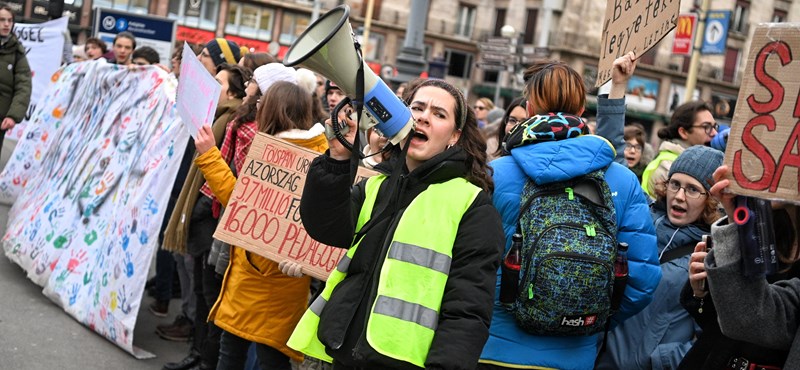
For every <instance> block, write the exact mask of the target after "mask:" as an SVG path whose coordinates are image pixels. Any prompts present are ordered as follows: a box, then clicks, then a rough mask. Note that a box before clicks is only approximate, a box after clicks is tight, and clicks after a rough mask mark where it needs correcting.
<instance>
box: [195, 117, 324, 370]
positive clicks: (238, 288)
mask: <svg viewBox="0 0 800 370" xmlns="http://www.w3.org/2000/svg"><path fill="white" fill-rule="evenodd" d="M323 132H324V128H322V127H321V126H320V127H316V126H315V127H314V129H313V131H312V130H308V131H306V130H291V131H288V132H286V133H280V134H282V135H280V134H279V135H280V136H281V137H284V138H285V140H287V141H289V142H290V143H292V144H295V145H299V146H302V147H305V148H308V149H311V150H315V151H318V152H321V151H323V150H326V149H327V147H328V141H327V139H325V135H324V134H323ZM279 135H276V137H278V136H279ZM287 137H290V138H287ZM195 163H196V164H197V166H198V167H199V168H200V170H201V171H202V172H203V174H204V175H205V177H206V179H207V180H208V184H209V186H210V187H211V189H212V190H213V191H214V195H216V196H217V198H218V199H219V201H220V202H221V203H222V204H223V205H225V204H227V203H228V200H229V199H230V196H231V194H232V193H233V187H234V185H235V184H236V178H235V177H234V176H233V173H232V172H231V170H230V167H229V165H228V163H226V162H225V160H224V159H222V155H220V152H219V150H218V149H217V148H212V149H211V150H209V151H208V152H206V153H203V154H202V155H200V156H198V157H197V159H195ZM310 282H311V278H310V277H308V276H303V277H302V278H294V277H290V276H287V275H285V274H283V273H282V272H281V270H280V269H279V268H278V263H277V262H274V261H272V260H270V259H267V258H265V257H262V256H259V255H256V254H253V253H250V252H247V251H245V250H244V249H242V248H239V247H236V246H231V254H230V264H229V265H228V269H227V270H226V271H225V278H224V279H223V281H222V289H221V291H220V293H219V297H218V298H217V302H216V304H214V307H213V308H212V309H211V311H210V312H209V315H208V320H209V321H212V320H213V321H214V324H216V325H217V326H219V327H220V328H222V329H223V330H225V331H227V332H229V333H232V334H234V335H236V336H238V337H240V338H244V339H246V340H249V341H253V342H256V343H263V344H266V345H268V346H270V347H272V348H275V349H277V350H279V351H281V352H282V353H283V354H285V355H286V356H288V357H290V358H292V359H293V360H295V361H302V360H303V356H302V354H300V353H299V352H297V351H294V350H292V349H291V348H289V347H288V346H286V341H287V340H288V339H289V335H291V334H292V330H294V327H295V326H296V325H297V322H298V321H300V317H301V316H303V312H304V310H305V308H306V303H307V302H308V291H309V284H310Z"/></svg>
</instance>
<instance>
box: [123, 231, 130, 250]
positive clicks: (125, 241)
mask: <svg viewBox="0 0 800 370" xmlns="http://www.w3.org/2000/svg"><path fill="white" fill-rule="evenodd" d="M130 242H131V238H130V237H128V234H123V235H122V250H124V251H127V250H128V244H130Z"/></svg>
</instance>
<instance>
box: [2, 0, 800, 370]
mask: <svg viewBox="0 0 800 370" xmlns="http://www.w3.org/2000/svg"><path fill="white" fill-rule="evenodd" d="M13 22H14V14H13V12H12V10H11V8H9V7H8V6H4V5H3V6H0V64H2V65H4V66H5V65H6V64H8V65H9V68H7V69H6V68H5V67H4V68H0V118H2V126H1V127H0V128H2V131H0V135H2V134H4V133H5V131H6V130H8V129H10V128H11V127H13V126H14V125H15V124H16V123H19V122H21V121H22V120H23V118H24V116H25V112H26V109H27V105H28V101H29V99H30V68H29V66H28V64H27V60H26V59H25V55H24V49H22V47H21V45H20V43H19V41H18V40H17V39H16V37H15V36H14V35H13V33H12V32H11V29H12V27H13ZM193 50H194V52H195V54H196V55H197V58H198V60H199V61H200V63H201V64H202V65H203V66H204V67H205V69H206V70H207V71H208V73H210V74H211V75H213V76H215V78H216V80H217V81H219V82H220V85H221V86H222V89H221V94H220V97H219V103H218V106H217V109H216V111H215V115H214V119H213V121H212V122H209V125H208V126H205V127H204V128H203V129H201V130H200V132H199V133H198V134H197V137H195V138H194V140H192V141H191V142H190V143H189V144H188V145H187V147H186V148H184V155H183V161H182V163H181V165H180V169H179V171H178V174H177V176H176V178H175V181H174V184H173V187H172V189H171V193H170V201H169V204H168V212H167V215H168V216H167V217H166V218H165V220H164V222H163V225H162V228H161V234H160V239H159V240H160V242H161V243H162V245H164V246H169V248H167V249H169V250H172V251H181V252H168V251H166V250H164V249H161V250H159V251H158V253H157V256H156V276H155V277H154V278H152V279H151V280H150V281H149V282H148V292H149V293H150V295H151V296H152V297H153V298H152V301H151V303H150V304H149V306H148V308H149V311H150V312H152V313H153V314H154V315H156V316H159V317H166V316H167V313H168V311H169V310H170V309H171V308H172V309H178V307H170V301H171V300H172V299H173V297H178V298H180V307H179V309H180V314H179V315H177V317H176V318H175V320H174V321H173V322H172V323H164V324H162V325H159V326H158V327H157V329H156V332H157V334H158V335H159V336H160V337H162V338H163V339H165V340H170V341H189V342H191V345H190V348H189V350H188V353H187V356H186V357H185V358H184V359H182V360H181V361H178V362H174V363H167V364H165V365H164V369H167V370H184V369H215V368H216V369H223V370H227V369H244V368H245V367H246V366H251V367H257V368H260V369H264V370H266V369H292V368H298V367H299V368H302V369H330V368H332V369H336V370H338V369H416V368H426V369H476V368H477V369H525V368H564V369H568V368H574V369H588V368H598V369H676V368H678V369H767V370H771V369H781V368H787V369H788V368H795V367H797V366H800V365H798V364H800V344H798V343H800V341H798V340H797V336H796V332H797V328H798V325H800V324H799V323H798V321H799V320H800V315H798V314H799V313H800V280H798V279H797V278H798V277H800V272H798V271H800V270H798V268H796V267H795V264H794V262H796V261H797V260H798V259H800V248H798V239H800V226H799V225H800V224H799V223H798V215H799V214H800V212H798V208H797V207H796V206H795V205H793V204H791V203H783V202H772V214H771V218H772V219H773V220H774V222H773V223H772V224H769V225H767V226H768V227H767V229H766V230H765V231H764V232H767V233H772V234H773V235H775V236H776V251H777V255H778V258H779V259H780V261H781V263H782V266H783V268H782V269H781V270H780V271H779V273H777V274H774V275H770V276H757V277H755V278H754V277H744V274H743V271H742V259H743V257H742V252H741V250H742V248H744V246H742V245H740V243H742V240H743V239H742V238H740V237H739V233H740V232H741V230H739V228H741V226H739V225H738V224H737V223H734V222H730V221H729V217H731V216H732V215H733V212H734V211H735V204H736V203H735V201H736V200H735V198H734V196H733V195H732V194H731V193H729V192H728V191H727V190H726V189H727V187H728V186H729V185H730V180H728V179H729V176H730V174H729V173H730V170H729V169H728V168H727V167H725V166H722V158H723V156H724V154H723V152H724V150H725V140H726V139H727V132H726V131H725V132H722V133H721V132H720V130H721V128H720V125H719V124H717V122H716V121H715V118H714V116H713V115H712V110H711V108H710V107H709V105H708V104H707V103H705V102H703V101H690V102H687V103H685V104H683V105H680V106H678V107H677V108H676V109H675V110H674V113H673V114H672V116H671V117H670V119H669V122H668V123H667V124H666V127H664V128H662V129H661V130H659V131H658V132H657V136H658V138H659V139H660V144H659V145H658V146H657V150H654V148H653V146H651V140H649V139H648V133H647V130H646V129H645V128H644V127H643V126H642V125H640V124H637V123H626V118H625V110H626V108H625V89H626V87H627V84H628V80H629V79H630V78H631V76H633V74H634V71H635V68H636V55H635V54H633V53H629V54H628V55H625V56H623V57H621V58H619V59H617V60H616V61H615V62H614V69H613V75H612V82H611V85H612V87H611V91H610V93H609V94H608V95H601V96H599V97H598V103H597V116H596V118H595V120H596V123H595V122H592V123H591V124H590V122H588V121H587V120H586V119H584V118H582V116H583V115H584V114H585V106H586V98H585V97H586V91H585V87H584V81H583V78H582V77H581V75H580V74H578V73H577V72H576V71H575V70H574V69H573V68H572V67H571V66H569V65H568V64H565V63H563V62H559V61H542V62H535V63H533V64H532V65H530V66H529V67H527V69H526V70H525V80H526V85H525V90H524V92H523V94H522V96H519V97H515V98H513V99H510V101H508V103H507V104H506V105H505V109H501V108H498V107H496V103H500V102H493V101H492V100H491V99H489V98H485V97H479V98H477V99H476V98H467V97H466V96H465V95H464V94H463V93H462V91H460V90H459V89H458V88H456V87H454V86H453V85H451V84H449V83H447V82H445V81H444V80H436V79H417V80H413V81H409V82H408V83H403V84H401V85H399V86H398V88H397V90H396V94H397V97H398V99H401V100H402V101H403V102H404V103H405V104H406V105H407V106H408V107H409V109H410V111H411V113H412V116H413V118H414V120H415V127H414V130H413V131H412V133H411V134H409V136H408V137H407V138H404V140H402V141H401V142H400V144H399V145H395V146H391V145H390V144H388V141H387V138H385V137H382V136H381V135H380V133H379V132H378V131H376V130H374V129H369V130H366V132H359V129H358V124H357V122H355V121H354V120H353V119H354V118H355V115H351V114H350V113H352V109H350V108H348V109H344V110H342V111H341V113H340V116H339V117H338V120H339V121H341V122H344V123H345V124H346V125H348V126H349V127H350V130H349V131H348V132H347V134H346V135H345V136H344V139H345V140H349V141H351V142H352V141H353V140H354V138H355V136H356V135H363V139H364V140H361V142H362V143H363V147H361V148H355V149H354V150H353V151H354V152H356V153H361V154H362V157H361V161H360V164H361V165H363V166H365V167H368V168H371V169H374V170H375V171H377V172H378V173H379V175H377V176H374V177H372V178H369V179H366V180H363V181H361V182H359V183H357V184H355V185H353V184H352V183H350V181H351V177H350V164H351V162H350V157H351V156H352V155H353V153H351V152H350V151H349V150H348V149H347V148H346V147H345V146H343V145H342V143H341V142H340V141H339V140H338V139H336V138H332V139H329V138H328V137H326V135H325V125H330V124H331V117H330V113H329V112H330V111H331V110H333V108H334V107H336V106H337V105H338V104H339V103H340V102H341V101H342V100H343V99H344V98H345V96H346V92H345V91H343V90H342V89H341V88H340V87H339V86H337V85H336V83H334V82H333V81H330V80H327V79H326V78H325V77H324V76H322V75H319V74H316V73H314V72H312V71H309V70H306V69H299V70H295V69H294V68H290V67H286V66H284V65H283V64H280V63H279V62H278V60H277V59H276V58H275V57H274V56H272V55H269V54H267V53H256V52H250V51H248V50H247V49H246V48H240V47H239V45H237V44H236V43H235V42H233V41H231V40H226V39H224V38H216V39H212V40H209V41H208V42H206V43H204V44H202V45H193ZM73 57H74V62H76V63H83V62H98V63H102V62H103V61H104V62H107V63H112V64H118V65H131V66H132V67H131V68H138V67H135V66H133V65H138V66H145V65H157V66H159V67H160V68H163V69H165V70H167V71H171V73H173V74H174V76H175V77H177V78H178V79H180V65H181V63H182V62H183V61H182V59H181V58H182V53H181V52H180V48H178V50H177V51H176V52H175V53H174V55H172V58H171V60H170V61H169V62H168V63H166V64H168V65H165V64H162V61H161V60H160V58H159V55H158V53H157V52H156V51H155V50H153V49H152V48H149V47H146V46H140V47H137V42H136V38H135V37H134V36H133V35H132V34H130V33H127V32H122V33H120V34H118V35H117V36H116V38H115V39H114V41H113V43H112V44H111V46H110V48H109V46H108V45H106V43H105V42H103V41H102V40H100V39H98V38H93V37H92V38H89V39H87V40H86V42H85V44H84V45H83V46H78V47H75V48H73ZM258 132H261V133H265V134H268V135H272V136H275V137H277V138H280V139H283V140H286V141H288V142H290V143H293V144H295V145H299V146H301V147H305V148H307V149H310V150H313V151H316V152H318V153H320V155H319V157H317V158H316V159H315V160H314V161H313V163H312V164H311V166H310V169H309V172H308V178H307V182H306V184H305V187H304V191H303V195H302V198H301V203H300V214H301V216H302V220H303V224H304V227H305V229H306V230H307V232H308V233H309V235H310V236H311V237H313V238H314V239H316V240H318V241H320V242H323V243H325V244H328V245H332V246H337V247H341V248H348V251H347V253H346V255H345V257H343V259H342V260H341V262H340V263H339V265H338V266H337V268H336V270H335V271H334V272H333V273H332V274H331V276H330V277H329V279H328V280H327V282H320V281H317V280H314V279H312V278H310V277H309V276H307V275H305V274H303V269H302V266H300V265H298V264H297V263H294V262H291V261H272V260H270V259H267V258H265V257H262V256H259V255H256V254H254V253H252V252H249V251H247V250H245V249H243V248H240V247H238V246H235V245H228V244H225V243H222V242H220V241H218V240H215V239H214V238H213V237H212V235H213V232H214V230H215V228H216V225H217V222H218V220H219V218H220V215H221V214H222V212H224V207H225V206H226V204H227V202H228V200H229V198H230V196H231V193H232V191H233V187H234V184H235V183H236V176H237V174H238V173H239V171H240V170H241V169H242V165H243V163H244V159H245V156H246V154H247V152H248V150H249V147H250V144H251V143H252V141H253V139H254V137H255V135H256V133H258ZM0 137H2V136H0ZM387 145H389V146H388V147H387ZM594 173H599V174H600V175H598V176H600V178H601V182H602V186H601V188H603V189H607V191H608V194H610V196H611V199H609V200H608V201H609V203H608V204H610V205H611V206H610V207H606V208H607V209H606V211H608V212H611V213H610V214H611V215H613V218H614V220H612V221H613V225H614V230H613V232H609V234H612V235H610V236H612V237H613V238H614V240H615V241H617V242H618V243H619V245H620V247H619V248H620V249H617V250H616V252H615V253H616V258H617V259H616V260H615V263H616V262H617V261H619V260H620V259H619V256H620V255H623V254H624V263H625V270H624V273H625V278H626V280H625V283H624V285H622V288H623V290H622V291H619V292H617V293H618V294H619V297H620V298H619V299H620V301H619V302H618V303H619V304H618V306H617V307H613V305H612V308H613V310H612V311H611V312H610V314H609V316H608V318H607V324H606V326H605V328H604V330H600V331H594V332H591V333H588V334H585V335H550V334H548V333H542V332H539V331H532V330H530V329H528V328H526V327H524V326H523V325H521V321H520V320H522V319H520V316H519V315H518V314H517V313H515V311H513V310H512V309H510V308H509V307H510V306H509V305H508V304H507V303H506V302H503V301H502V298H501V297H500V296H501V291H502V289H503V284H504V280H503V278H504V276H503V273H504V270H503V268H501V267H500V266H501V263H505V261H507V260H508V256H509V255H510V254H511V253H512V252H514V250H515V248H517V246H516V244H515V243H517V242H518V240H519V239H518V238H519V237H520V236H524V235H525V234H526V232H527V230H522V229H524V227H525V226H524V225H523V224H524V223H523V222H522V219H523V217H524V216H525V215H524V214H523V213H524V212H527V211H526V210H525V209H524V208H522V209H521V207H520V206H521V199H523V198H525V199H527V197H528V193H529V192H530V188H529V187H530V186H532V184H533V186H546V185H548V184H553V183H559V182H562V181H566V180H570V179H573V178H582V177H586V176H591V175H592V174H594ZM568 189H569V190H568V192H569V197H570V199H572V196H573V194H572V192H573V189H572V188H568ZM574 190H575V192H576V194H578V193H579V192H578V188H577V186H576V188H575V189H574ZM580 194H583V193H580ZM577 196H578V195H576V197H577ZM581 197H584V198H585V196H584V195H581ZM181 220H188V222H181ZM528 221H530V220H528ZM533 222H536V220H534V221H533ZM521 225H523V226H521ZM593 232H594V229H591V230H590V229H589V228H587V229H586V233H587V234H588V235H590V236H594V235H592V233H593ZM520 234H521V235H520ZM709 236H710V237H711V240H713V241H714V247H713V249H710V250H709V249H708V248H707V247H710V246H709V245H708V244H707V243H706V238H708V237H709ZM623 245H624V247H623ZM545 247H547V248H549V247H550V246H545ZM612 257H613V255H612ZM616 267H617V265H615V268H616ZM615 272H617V271H616V270H615ZM518 277H519V276H518ZM615 284H616V283H615ZM521 286H522V283H520V285H519V287H521ZM615 287H616V285H615ZM516 288H517V287H515V289H516ZM551 288H552V289H556V290H558V289H569V287H567V286H555V287H551ZM519 294H521V296H524V295H526V294H528V293H526V292H522V293H519ZM529 294H530V298H531V299H532V298H533V291H532V290H531V292H530V293H529ZM712 297H713V299H712ZM148 299H149V298H148ZM516 302H519V301H516ZM514 304H515V305H517V303H514ZM603 320H605V318H603ZM248 358H249V359H250V363H249V365H248V364H246V362H247V360H248Z"/></svg>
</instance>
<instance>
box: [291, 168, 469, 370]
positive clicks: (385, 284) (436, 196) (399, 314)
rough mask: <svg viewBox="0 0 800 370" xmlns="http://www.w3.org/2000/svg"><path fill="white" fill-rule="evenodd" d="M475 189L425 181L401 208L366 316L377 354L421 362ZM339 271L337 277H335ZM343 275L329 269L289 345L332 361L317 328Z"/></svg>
mask: <svg viewBox="0 0 800 370" xmlns="http://www.w3.org/2000/svg"><path fill="white" fill-rule="evenodd" d="M373 179H374V180H373ZM384 179H385V177H383V176H379V178H375V177H373V178H371V179H369V180H368V181H367V191H366V193H367V194H366V198H365V200H364V206H362V212H361V214H360V215H359V222H358V224H357V228H356V230H360V228H361V227H362V226H363V225H364V224H365V223H366V221H368V219H369V216H370V215H371V213H372V207H373V206H374V203H375V199H376V198H377V191H378V189H379V187H380V182H382V181H383V180H384ZM479 192H480V189H479V188H478V187H476V186H474V185H472V184H470V183H469V182H468V181H466V180H465V179H462V178H457V179H452V180H450V181H447V182H445V183H442V184H435V185H431V186H429V187H428V189H426V190H425V191H424V192H422V193H420V194H419V195H418V196H417V197H416V198H415V199H414V200H413V201H412V202H411V204H410V205H409V206H408V208H407V209H406V210H405V212H404V213H403V215H402V217H401V218H400V221H399V223H398V225H397V229H396V230H395V233H394V235H393V238H392V243H391V244H390V246H389V250H388V252H387V257H386V259H385V260H384V261H383V265H382V266H381V271H380V277H379V281H378V289H377V296H376V299H375V302H374V303H373V307H372V310H371V314H370V317H369V319H368V321H367V341H368V343H369V344H370V346H371V347H372V348H373V349H374V350H375V351H377V352H378V353H381V354H383V355H385V356H387V357H391V358H394V359H397V360H401V361H406V362H409V363H412V364H414V365H417V366H420V367H424V366H425V359H426V358H427V356H428V350H429V349H430V345H431V343H432V341H433V335H434V333H435V330H436V325H437V324H438V320H439V308H440V306H441V301H442V297H443V295H444V287H445V284H446V282H447V275H448V273H449V271H450V263H451V258H452V248H453V244H454V242H455V237H456V233H457V231H458V225H459V224H460V222H461V217H462V216H463V215H464V213H465V212H466V211H467V209H468V208H469V207H470V206H471V205H472V202H473V201H474V199H475V197H476V196H477V195H478V193H479ZM365 208H367V210H365ZM359 242H360V241H359ZM357 248H358V244H356V245H355V246H353V247H351V248H350V250H349V251H348V253H347V256H349V257H351V258H352V256H353V254H352V253H354V252H355V250H356V249H357ZM339 274H341V275H342V276H341V278H339V276H334V275H339ZM344 275H345V273H343V272H340V271H339V268H338V267H337V269H336V271H334V272H333V273H331V277H329V278H328V281H327V283H326V285H325V289H324V290H323V292H322V294H320V297H319V298H318V301H319V302H320V303H317V301H315V302H314V304H312V307H311V308H309V310H308V311H306V313H305V315H304V316H303V318H302V319H301V321H300V324H298V326H297V328H296V329H295V331H294V333H293V334H292V338H291V339H290V340H289V346H290V347H292V348H294V349H296V350H299V351H301V352H303V353H305V354H307V355H309V356H312V357H316V358H320V359H323V360H326V361H329V362H330V361H331V360H330V357H329V356H327V354H325V349H324V346H323V345H322V343H320V342H319V340H318V339H317V332H316V330H317V326H318V324H319V314H320V313H321V312H322V309H320V307H321V306H324V302H325V301H327V300H328V299H329V298H330V293H331V292H332V291H333V288H334V287H335V286H336V284H338V283H339V282H340V281H341V280H342V279H343V278H344ZM312 308H313V312H312ZM301 332H302V333H301ZM300 339H303V340H300ZM301 342H302V343H301ZM312 342H313V343H312ZM320 354H321V356H318V355H320Z"/></svg>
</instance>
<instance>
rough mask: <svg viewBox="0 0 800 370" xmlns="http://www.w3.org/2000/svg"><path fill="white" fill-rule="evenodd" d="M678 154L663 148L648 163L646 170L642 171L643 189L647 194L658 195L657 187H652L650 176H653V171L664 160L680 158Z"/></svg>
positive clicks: (673, 160)
mask: <svg viewBox="0 0 800 370" xmlns="http://www.w3.org/2000/svg"><path fill="white" fill-rule="evenodd" d="M678 155H679V154H678V153H675V152H670V151H669V150H662V151H661V152H660V153H658V156H656V158H655V159H653V160H652V161H650V163H648V164H647V167H645V168H644V172H642V189H643V190H644V192H645V193H646V194H647V195H649V196H650V197H652V198H655V197H656V192H655V189H651V188H650V177H651V176H653V172H655V170H656V169H657V168H658V166H660V165H661V162H663V161H670V162H675V160H676V159H678Z"/></svg>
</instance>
